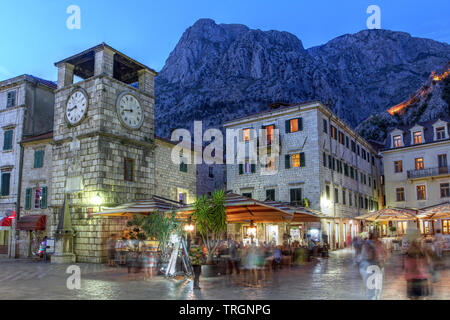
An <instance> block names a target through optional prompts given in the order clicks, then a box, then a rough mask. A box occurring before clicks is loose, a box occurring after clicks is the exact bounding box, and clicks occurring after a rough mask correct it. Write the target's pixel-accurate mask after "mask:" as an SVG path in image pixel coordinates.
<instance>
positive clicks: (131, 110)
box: [123, 109, 133, 112]
mask: <svg viewBox="0 0 450 320" xmlns="http://www.w3.org/2000/svg"><path fill="white" fill-rule="evenodd" d="M123 111H128V112H133V109H123Z"/></svg>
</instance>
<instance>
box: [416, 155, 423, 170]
mask: <svg viewBox="0 0 450 320" xmlns="http://www.w3.org/2000/svg"><path fill="white" fill-rule="evenodd" d="M415 164H416V170H423V158H416V159H415Z"/></svg>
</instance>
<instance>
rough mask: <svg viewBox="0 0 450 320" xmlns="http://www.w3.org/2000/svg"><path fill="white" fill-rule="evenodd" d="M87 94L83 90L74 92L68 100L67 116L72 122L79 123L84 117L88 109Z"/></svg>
mask: <svg viewBox="0 0 450 320" xmlns="http://www.w3.org/2000/svg"><path fill="white" fill-rule="evenodd" d="M87 106H88V102H87V96H86V94H85V93H84V92H82V91H81V90H77V91H75V92H74V93H72V94H71V95H70V97H69V100H67V106H66V118H67V121H68V122H69V123H70V124H72V125H75V124H78V123H79V122H80V121H81V120H82V119H83V117H84V115H85V114H86V111H87Z"/></svg>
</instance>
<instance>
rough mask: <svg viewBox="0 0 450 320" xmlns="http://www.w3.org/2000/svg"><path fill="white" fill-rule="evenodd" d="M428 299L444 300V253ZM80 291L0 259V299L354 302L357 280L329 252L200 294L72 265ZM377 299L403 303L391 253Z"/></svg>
mask: <svg viewBox="0 0 450 320" xmlns="http://www.w3.org/2000/svg"><path fill="white" fill-rule="evenodd" d="M445 262H446V268H445V269H444V270H443V271H442V272H441V280H440V282H439V283H437V284H435V285H434V295H433V296H432V297H431V298H432V299H445V300H449V299H450V255H448V256H446V259H445ZM77 265H78V266H79V267H80V269H81V279H82V280H81V289H79V290H76V289H74V290H69V289H67V286H66V281H67V278H68V277H69V274H67V273H66V269H67V267H68V265H54V264H43V263H39V262H32V261H29V260H10V259H5V258H0V299H125V300H127V299H133V300H134V299H219V300H222V299H224V300H225V299H227V300H233V299H244V300H246V299H249V300H253V299H275V300H286V299H319V300H340V299H351V300H360V299H363V298H364V294H363V286H362V281H361V278H360V276H359V272H358V270H357V268H356V267H355V266H354V264H353V253H352V251H351V250H340V251H338V252H332V253H331V254H330V257H329V258H328V259H318V260H316V261H314V262H311V263H309V264H307V265H303V266H298V267H293V268H291V270H287V269H284V270H281V271H279V272H276V273H275V276H274V278H273V279H272V280H268V281H267V282H266V283H264V284H261V285H259V286H257V287H255V286H253V287H247V286H243V285H234V284H232V283H231V282H229V281H228V280H227V279H226V277H218V278H208V279H205V278H202V279H201V283H200V284H201V287H202V290H200V291H195V292H193V290H192V282H191V281H190V280H189V279H183V280H166V279H164V278H163V277H161V276H157V277H154V278H153V279H151V280H149V281H145V280H144V279H143V274H142V273H140V274H133V273H132V274H128V272H127V269H126V268H110V267H106V266H104V265H96V264H81V263H80V264H77ZM382 299H406V282H405V280H404V276H403V272H402V264H401V257H400V256H399V255H398V254H393V255H392V256H391V258H390V260H389V262H388V263H387V265H386V267H385V276H384V281H383V293H382Z"/></svg>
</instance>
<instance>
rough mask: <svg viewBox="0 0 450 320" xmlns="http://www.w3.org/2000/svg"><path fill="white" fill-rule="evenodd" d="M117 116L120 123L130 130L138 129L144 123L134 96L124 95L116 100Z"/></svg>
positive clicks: (139, 106) (142, 113)
mask: <svg viewBox="0 0 450 320" xmlns="http://www.w3.org/2000/svg"><path fill="white" fill-rule="evenodd" d="M117 114H118V115H119V119H120V121H121V122H122V123H123V124H124V125H125V127H128V128H130V129H134V130H136V129H139V128H140V127H141V126H142V123H143V122H144V112H143V111H142V107H141V104H140V103H139V101H138V99H136V97H135V96H133V95H131V94H129V93H125V94H121V95H120V96H119V98H118V99H117Z"/></svg>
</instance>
